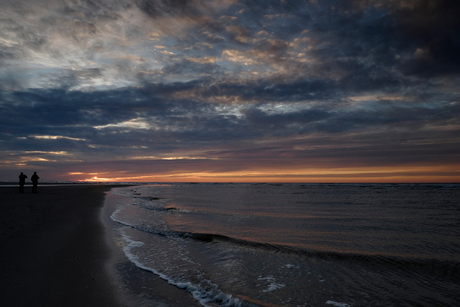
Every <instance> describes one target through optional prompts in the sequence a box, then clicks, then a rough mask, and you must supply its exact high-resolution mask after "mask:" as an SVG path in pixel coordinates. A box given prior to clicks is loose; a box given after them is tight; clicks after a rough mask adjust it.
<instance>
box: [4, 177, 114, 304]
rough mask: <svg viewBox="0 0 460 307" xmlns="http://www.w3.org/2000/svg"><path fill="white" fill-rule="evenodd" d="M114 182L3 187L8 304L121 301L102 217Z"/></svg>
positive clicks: (5, 276)
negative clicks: (110, 270) (110, 267)
mask: <svg viewBox="0 0 460 307" xmlns="http://www.w3.org/2000/svg"><path fill="white" fill-rule="evenodd" d="M111 187H112V186H108V185H82V186H66V185H60V186H46V185H39V187H38V193H37V194H31V193H30V192H31V191H30V190H31V189H30V187H27V186H26V193H18V187H17V186H16V187H1V188H0V263H1V264H0V265H1V271H2V273H1V277H0V288H1V290H0V291H1V292H0V293H1V297H2V298H1V301H2V304H5V306H122V305H121V303H120V302H118V301H117V300H116V297H115V291H116V289H115V287H114V285H113V282H112V280H111V279H110V277H109V274H108V272H107V269H106V263H107V261H108V260H109V258H110V250H109V247H108V246H107V243H106V238H105V228H104V225H103V224H102V221H101V220H100V212H101V208H102V206H103V204H104V199H105V193H104V192H106V191H109V190H110V189H111Z"/></svg>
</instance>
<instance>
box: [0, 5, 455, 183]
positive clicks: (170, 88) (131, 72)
mask: <svg viewBox="0 0 460 307" xmlns="http://www.w3.org/2000/svg"><path fill="white" fill-rule="evenodd" d="M458 12H459V5H458V4H457V2H456V1H450V0H442V1H441V0H439V1H426V0H410V1H402V0H401V1H399V0H388V1H377V0H375V1H354V0H353V1H338V0H325V1H278V0H269V1H236V0H228V1H199V0H190V1H186V0H178V1H172V0H132V1H131V0H120V1H116V2H113V1H97V2H94V1H71V0H69V1H58V2H49V1H34V2H30V1H15V2H14V3H13V2H10V1H2V2H0V64H1V65H0V114H1V119H2V120H1V121H0V143H1V145H2V146H1V147H2V151H0V157H3V158H4V160H5V161H10V160H11V159H9V158H8V157H9V154H10V153H11V152H14V153H15V156H16V155H17V156H16V158H15V159H16V160H14V161H16V162H15V163H20V164H25V165H28V164H31V163H35V164H34V165H37V166H39V165H42V166H43V167H44V168H45V167H46V168H49V167H52V165H55V166H56V167H58V166H59V167H62V168H63V169H65V170H67V171H68V172H76V171H75V168H78V167H82V165H81V164H79V163H88V165H92V167H93V166H94V165H99V164H98V163H99V162H101V161H110V162H104V163H103V164H100V165H101V167H102V165H103V166H104V168H105V170H106V171H108V170H109V169H110V168H111V167H110V165H116V167H120V168H122V169H124V170H126V169H133V170H136V171H139V172H145V171H144V170H143V168H142V167H140V166H139V165H140V164H141V163H142V162H145V161H142V159H135V158H134V157H160V158H161V159H163V158H168V157H183V159H180V160H156V159H146V161H147V162H145V163H152V164H151V165H152V167H153V166H154V167H157V168H158V169H159V170H161V171H163V172H165V173H168V174H173V173H174V174H176V173H175V171H174V170H173V168H176V167H179V168H183V170H184V171H190V172H201V173H202V175H203V174H204V172H209V173H213V172H220V171H222V172H233V171H234V172H240V171H244V170H247V171H249V170H250V171H254V172H256V173H260V170H261V169H263V168H264V165H265V166H267V167H268V166H270V167H272V168H273V170H274V172H275V169H276V172H278V173H280V172H279V170H280V169H284V170H289V171H290V172H294V171H295V170H296V169H305V167H306V165H307V166H309V165H320V167H324V168H328V167H332V166H333V167H334V168H339V167H340V165H341V164H342V165H343V164H346V165H353V166H356V167H364V166H366V167H370V166H372V165H377V166H378V167H387V166H391V165H393V166H395V167H399V166H401V165H404V164H411V163H412V164H420V165H435V164H436V161H437V160H438V161H439V160H442V161H448V163H451V164H455V163H457V164H458V154H457V153H456V151H455V150H454V148H455V146H456V145H458V142H459V139H458V135H459V127H460V123H459V120H458V118H460V116H459V115H460V114H459V113H460V110H459V103H460V95H459V91H458V87H459V81H458V76H459V73H460V70H459V68H460V62H459V57H458V56H457V55H458V54H459V52H458V51H459V46H460V45H459V36H458V33H460V31H459V30H460V26H459V22H458V18H456V16H457V15H458ZM46 136H47V137H46ZM420 151H423V153H419V154H417V152H420ZM51 152H66V153H68V154H67V155H62V157H61V156H59V157H55V156H57V155H53V154H51ZM440 157H442V158H440ZM160 158H159V159H160ZM40 159H43V160H40ZM11 161H13V160H11ZM78 161H81V162H78ZM126 161H129V162H126ZM36 163H39V164H36ZM40 163H41V164H40ZM66 163H70V164H66ZM446 163H447V162H446ZM291 164H292V165H291ZM149 165H150V164H149ZM172 165H174V167H173V166H172ZM77 166H78V167H77ZM72 168H74V169H72ZM84 168H88V169H89V168H90V167H89V166H88V167H86V166H85V167H84ZM204 169H205V170H206V171H203V170H204ZM380 171H381V170H380ZM82 172H83V171H82ZM85 172H86V171H85ZM85 172H84V173H85ZM89 172H90V171H89V170H88V171H87V172H86V173H89ZM276 172H275V173H276ZM363 172H364V171H363ZM118 175H120V176H122V173H121V171H120V173H119V174H118ZM203 176H205V175H203Z"/></svg>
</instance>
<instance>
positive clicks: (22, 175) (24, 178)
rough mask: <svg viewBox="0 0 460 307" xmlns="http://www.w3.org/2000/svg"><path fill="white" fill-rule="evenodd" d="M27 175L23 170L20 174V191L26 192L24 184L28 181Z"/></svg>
mask: <svg viewBox="0 0 460 307" xmlns="http://www.w3.org/2000/svg"><path fill="white" fill-rule="evenodd" d="M26 178H27V176H26V175H25V174H23V173H22V172H21V174H20V175H19V193H24V184H25V183H26Z"/></svg>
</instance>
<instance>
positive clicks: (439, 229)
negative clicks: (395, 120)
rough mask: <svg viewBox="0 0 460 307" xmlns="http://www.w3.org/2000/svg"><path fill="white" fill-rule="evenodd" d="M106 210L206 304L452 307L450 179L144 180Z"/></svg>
mask: <svg viewBox="0 0 460 307" xmlns="http://www.w3.org/2000/svg"><path fill="white" fill-rule="evenodd" d="M105 212H106V213H105V214H106V218H107V219H110V221H111V223H110V227H111V233H112V236H113V240H114V241H116V242H117V245H118V246H119V248H120V249H122V250H123V253H124V255H125V257H126V258H127V259H129V261H131V262H133V263H134V264H135V265H136V266H137V267H138V268H139V270H147V271H150V272H152V273H153V274H156V275H158V276H160V277H161V278H162V279H164V280H165V282H169V283H170V284H173V285H175V286H177V287H178V288H180V289H183V290H184V291H188V292H190V294H191V295H193V297H194V298H195V299H196V300H197V302H199V303H200V304H201V305H203V306H340V307H345V306H460V274H459V273H460V256H459V255H460V185H458V184H451V185H449V184H152V185H144V186H135V187H124V188H116V189H113V191H112V192H111V193H110V195H108V197H107V199H106V204H105ZM145 289H146V290H145V291H150V290H147V289H148V285H146V286H145Z"/></svg>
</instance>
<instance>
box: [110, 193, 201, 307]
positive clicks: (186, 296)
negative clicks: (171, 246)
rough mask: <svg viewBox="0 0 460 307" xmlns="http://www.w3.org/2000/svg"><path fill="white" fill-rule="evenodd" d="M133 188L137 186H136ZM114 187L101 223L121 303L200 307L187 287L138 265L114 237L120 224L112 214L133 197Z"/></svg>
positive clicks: (118, 298)
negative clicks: (114, 191)
mask: <svg viewBox="0 0 460 307" xmlns="http://www.w3.org/2000/svg"><path fill="white" fill-rule="evenodd" d="M133 187H136V186H135V185H133ZM114 188H121V187H120V186H113V187H111V189H110V191H107V192H106V193H105V194H106V197H105V201H104V206H103V208H102V211H101V222H102V223H103V224H104V227H105V228H106V231H105V237H106V242H107V245H108V246H109V249H110V259H109V261H108V262H107V268H108V272H109V275H110V277H111V280H112V281H113V283H114V286H115V288H116V289H117V292H116V295H117V300H118V302H120V303H121V305H122V306H125V307H131V306H161V307H183V306H189V307H200V306H202V305H201V304H200V303H199V302H198V300H196V299H194V298H193V296H192V294H191V293H190V292H188V291H186V290H184V289H179V288H178V287H176V286H174V285H172V284H170V283H169V282H168V281H166V280H164V279H162V278H161V277H160V276H158V275H156V274H154V273H153V272H150V271H147V270H145V269H141V268H139V267H137V266H136V265H135V264H134V263H133V262H132V261H131V260H129V259H128V258H127V257H126V255H125V253H124V251H123V250H122V247H121V243H120V242H118V241H117V239H114V237H116V236H117V235H116V232H117V230H116V229H118V228H120V227H121V228H123V227H125V226H120V225H119V224H118V223H116V222H114V221H113V220H112V219H111V218H110V215H111V214H112V213H113V211H111V210H113V209H114V208H116V207H117V205H116V204H117V203H126V202H128V203H129V202H130V200H129V198H125V197H122V196H117V195H114V194H113V189H114Z"/></svg>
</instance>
